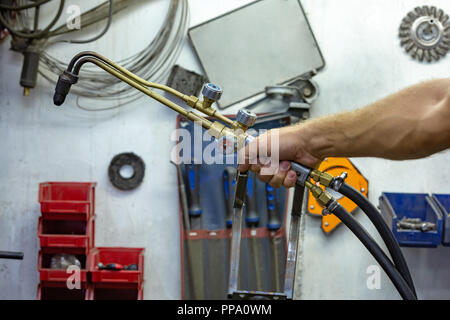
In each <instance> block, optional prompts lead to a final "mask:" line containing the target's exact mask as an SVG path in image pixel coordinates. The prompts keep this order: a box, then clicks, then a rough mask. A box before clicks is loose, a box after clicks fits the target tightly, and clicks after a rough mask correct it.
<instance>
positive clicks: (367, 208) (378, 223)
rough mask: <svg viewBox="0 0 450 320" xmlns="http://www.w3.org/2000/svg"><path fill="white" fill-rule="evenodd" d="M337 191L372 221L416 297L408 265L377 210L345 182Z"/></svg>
mask: <svg viewBox="0 0 450 320" xmlns="http://www.w3.org/2000/svg"><path fill="white" fill-rule="evenodd" d="M337 191H338V192H339V193H341V194H342V195H344V196H346V197H347V198H349V199H350V200H352V201H353V202H354V203H355V204H356V205H357V206H358V207H359V208H361V210H362V211H364V213H365V214H366V215H367V217H368V218H369V219H370V221H372V223H373V225H374V226H375V228H376V229H377V230H378V232H379V233H380V236H381V238H382V239H383V240H384V243H385V244H386V247H387V249H388V251H389V253H390V255H391V257H392V260H393V262H394V265H395V267H396V268H397V269H398V271H399V272H400V273H401V274H402V275H403V277H404V278H405V280H406V282H407V283H408V285H409V287H410V288H411V291H412V292H413V293H414V295H415V296H417V293H416V289H415V287H414V282H413V280H412V277H411V273H410V272H409V268H408V265H407V264H406V261H405V257H404V256H403V253H402V251H401V250H400V246H399V245H398V242H397V240H395V237H394V235H393V234H392V231H391V230H390V229H389V227H388V226H387V224H386V223H385V222H384V220H383V217H382V216H381V214H380V212H379V211H378V209H377V208H375V206H374V205H373V204H372V203H371V202H370V201H368V200H367V199H366V198H365V197H364V196H363V195H362V194H361V193H359V192H358V190H356V189H355V188H353V187H352V186H350V185H349V184H347V183H345V182H344V183H342V184H341V186H340V188H339V189H338V190H337Z"/></svg>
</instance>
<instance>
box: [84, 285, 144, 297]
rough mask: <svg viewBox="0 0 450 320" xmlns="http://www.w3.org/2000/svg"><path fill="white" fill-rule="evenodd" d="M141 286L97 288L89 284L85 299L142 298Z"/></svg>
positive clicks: (142, 290)
mask: <svg viewBox="0 0 450 320" xmlns="http://www.w3.org/2000/svg"><path fill="white" fill-rule="evenodd" d="M143 299H144V289H143V288H139V289H138V288H128V289H123V288H98V287H93V286H89V288H88V292H87V295H86V300H143Z"/></svg>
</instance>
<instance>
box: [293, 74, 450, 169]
mask: <svg viewBox="0 0 450 320" xmlns="http://www.w3.org/2000/svg"><path fill="white" fill-rule="evenodd" d="M299 134H300V135H301V137H302V139H303V140H304V141H305V143H304V144H305V145H304V147H305V149H306V151H307V152H309V153H310V154H311V155H313V156H314V157H316V158H318V159H323V158H324V157H329V156H345V157H381V158H387V159H396V160H400V159H414V158H421V157H425V156H428V155H430V154H433V153H435V152H439V151H442V150H445V149H447V148H450V78H449V79H440V80H433V81H428V82H425V83H421V84H418V85H415V86H412V87H409V88H406V89H404V90H402V91H400V92H398V93H396V94H393V95H391V96H389V97H387V98H385V99H382V100H380V101H378V102H376V103H374V104H371V105H369V106H367V107H365V108H362V109H359V110H356V111H351V112H346V113H341V114H337V115H333V116H328V117H323V118H319V119H314V120H311V121H309V122H306V123H304V124H303V125H300V126H299Z"/></svg>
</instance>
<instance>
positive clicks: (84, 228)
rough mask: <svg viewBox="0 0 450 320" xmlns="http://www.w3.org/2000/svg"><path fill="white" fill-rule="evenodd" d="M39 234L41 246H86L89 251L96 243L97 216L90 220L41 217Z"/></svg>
mask: <svg viewBox="0 0 450 320" xmlns="http://www.w3.org/2000/svg"><path fill="white" fill-rule="evenodd" d="M37 234H38V237H39V243H40V246H41V248H45V247H52V248H85V249H86V250H85V251H86V252H87V251H88V250H89V249H90V248H93V247H94V245H95V217H91V218H90V219H89V221H73V220H47V219H44V218H43V217H39V222H38V232H37Z"/></svg>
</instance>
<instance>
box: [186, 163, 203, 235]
mask: <svg viewBox="0 0 450 320" xmlns="http://www.w3.org/2000/svg"><path fill="white" fill-rule="evenodd" d="M198 168H199V165H198V164H195V163H193V162H192V163H190V164H186V168H185V170H186V171H185V174H186V181H187V184H188V188H187V196H188V204H189V209H188V212H189V217H190V220H191V221H190V225H191V228H192V229H193V230H200V229H202V219H201V218H202V208H201V207H200V187H199V183H198V179H199V176H198Z"/></svg>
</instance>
